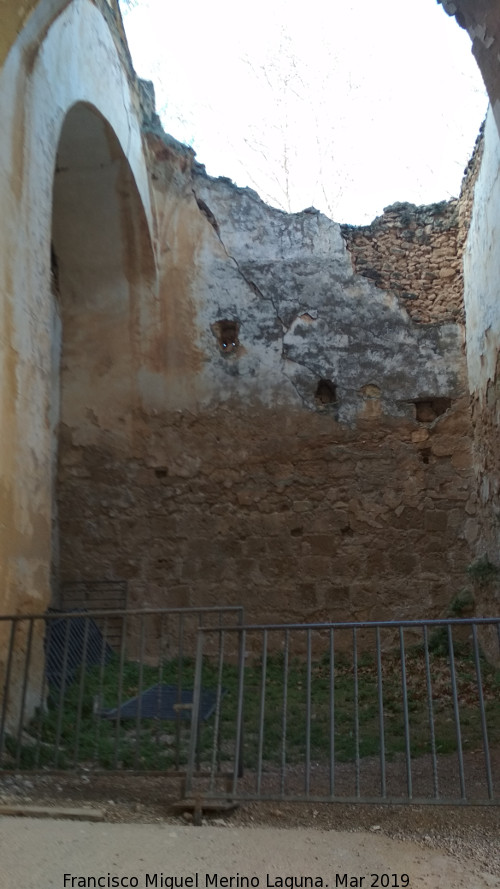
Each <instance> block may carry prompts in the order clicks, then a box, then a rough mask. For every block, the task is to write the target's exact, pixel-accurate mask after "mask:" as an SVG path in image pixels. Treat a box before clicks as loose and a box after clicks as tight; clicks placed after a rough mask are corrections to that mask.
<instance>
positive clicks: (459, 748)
mask: <svg viewBox="0 0 500 889" xmlns="http://www.w3.org/2000/svg"><path fill="white" fill-rule="evenodd" d="M448 658H449V663H450V676H451V688H452V693H453V712H454V714H455V729H456V733H457V755H458V770H459V774H460V796H461V798H462V799H465V798H466V795H465V775H464V756H463V751H462V729H461V726H460V711H459V706H458V691H457V674H456V670H455V653H454V651H453V636H452V630H451V624H448Z"/></svg>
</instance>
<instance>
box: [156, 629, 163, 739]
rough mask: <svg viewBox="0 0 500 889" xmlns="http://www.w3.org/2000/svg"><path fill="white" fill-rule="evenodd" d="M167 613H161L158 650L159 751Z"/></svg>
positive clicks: (157, 725)
mask: <svg viewBox="0 0 500 889" xmlns="http://www.w3.org/2000/svg"><path fill="white" fill-rule="evenodd" d="M164 620H165V615H164V614H160V635H159V640H158V645H159V650H158V697H157V701H158V705H157V714H158V716H157V718H156V719H155V723H154V727H155V729H156V732H155V734H156V747H157V749H158V751H159V750H160V735H161V722H162V719H161V715H160V714H161V698H162V685H163V657H164V641H163V626H164Z"/></svg>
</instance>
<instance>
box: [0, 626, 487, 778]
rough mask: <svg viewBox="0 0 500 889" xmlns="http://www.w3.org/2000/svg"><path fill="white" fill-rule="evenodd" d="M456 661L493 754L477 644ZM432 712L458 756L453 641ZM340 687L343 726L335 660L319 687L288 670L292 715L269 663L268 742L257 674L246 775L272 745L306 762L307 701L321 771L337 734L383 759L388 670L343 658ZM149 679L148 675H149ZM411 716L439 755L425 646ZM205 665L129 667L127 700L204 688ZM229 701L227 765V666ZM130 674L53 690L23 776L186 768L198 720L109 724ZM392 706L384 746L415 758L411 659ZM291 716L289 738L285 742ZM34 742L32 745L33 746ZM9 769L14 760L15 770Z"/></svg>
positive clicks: (368, 659) (251, 686)
mask: <svg viewBox="0 0 500 889" xmlns="http://www.w3.org/2000/svg"><path fill="white" fill-rule="evenodd" d="M454 659H455V668H456V675H457V690H458V699H459V707H460V723H461V728H462V743H463V747H464V750H466V751H467V750H474V749H478V748H480V747H481V744H482V736H481V723H480V714H479V707H478V688H477V677H476V671H475V663H474V658H473V653H472V649H471V645H470V641H469V639H468V638H464V640H463V641H460V640H458V641H456V642H455V643H454ZM429 663H430V676H431V682H432V706H433V713H434V730H435V739H436V751H437V753H438V754H439V753H441V754H445V753H451V752H453V751H454V750H455V749H456V744H457V741H456V730H455V720H454V708H453V696H452V690H451V684H450V664H449V658H448V638H447V636H446V638H445V637H444V636H443V634H441V635H440V636H439V638H436V640H434V641H433V639H432V637H431V639H430V644H429ZM480 663H481V673H482V681H483V695H484V700H485V708H486V717H487V722H488V733H489V740H490V744H491V745H494V744H498V743H500V707H499V706H498V700H499V698H500V670H495V668H494V667H492V666H491V665H490V664H489V663H488V662H487V661H486V660H485V659H484V658H483V657H482V656H481V659H480ZM334 666H335V670H334V677H335V681H334V686H333V700H334V710H333V716H334V718H333V720H332V718H331V707H330V702H331V696H332V689H331V687H330V661H329V656H328V653H326V654H325V656H324V657H323V658H321V659H319V660H315V661H314V662H313V663H312V665H311V672H310V685H309V689H308V674H307V665H306V663H305V660H304V659H298V658H294V659H291V660H290V661H289V663H288V669H287V671H286V676H287V694H286V706H285V703H284V701H285V695H284V676H285V668H284V658H283V655H282V654H273V655H269V656H268V658H267V665H266V678H265V683H264V690H265V696H264V707H263V713H264V719H263V732H262V736H261V741H260V742H259V726H260V717H261V708H262V702H261V691H262V665H261V663H260V661H259V660H255V662H253V663H250V664H248V665H247V666H246V667H245V677H244V678H245V682H244V708H243V726H244V732H243V738H244V762H245V766H246V767H251V766H252V765H255V763H256V761H257V758H258V754H259V747H260V743H261V745H262V747H261V752H262V757H263V761H264V763H274V764H278V765H279V763H280V762H281V761H282V756H285V758H286V762H287V763H294V762H299V761H301V760H303V759H304V756H305V752H306V743H307V718H306V713H307V701H308V698H309V700H310V724H309V743H310V756H311V760H314V761H321V760H322V761H325V760H328V757H329V754H330V744H331V725H332V724H333V741H334V748H335V758H336V760H337V761H348V760H352V759H353V758H354V757H355V755H356V748H358V749H359V755H360V756H361V757H366V756H373V755H377V754H378V753H379V751H380V716H379V703H378V676H377V666H376V662H375V660H374V658H373V657H372V656H371V655H368V654H363V655H360V658H359V661H358V667H357V673H356V676H355V674H354V670H353V665H352V660H351V659H349V658H347V656H345V655H338V656H337V657H336V660H335V665H334ZM141 674H142V675H141ZM406 675H407V707H408V719H409V738H410V747H411V753H412V756H419V755H422V754H424V753H426V752H429V751H430V749H431V748H430V737H431V735H430V728H429V712H428V700H427V675H426V668H425V653H424V650H423V647H422V646H414V647H411V648H408V649H407V652H406ZM193 680H194V664H193V662H192V661H191V660H184V661H183V662H182V663H179V662H178V661H171V662H168V663H163V664H162V665H161V666H160V667H148V666H143V667H142V670H141V668H140V666H139V665H138V664H137V663H134V662H126V663H125V664H124V668H123V674H122V681H121V686H122V692H121V700H122V701H126V700H127V699H129V698H131V697H133V696H135V695H137V694H138V692H139V691H140V689H141V688H142V690H146V689H147V688H148V687H150V686H151V685H154V684H155V683H157V682H164V683H167V684H175V685H178V684H179V683H180V684H182V687H183V688H184V689H189V688H191V689H192V687H193ZM217 682H218V671H217V663H216V659H215V658H214V659H213V660H208V659H207V661H206V663H205V664H204V668H203V677H202V684H203V687H204V688H205V689H216V687H217ZM221 685H222V688H223V689H224V694H223V696H222V698H221V706H220V720H219V726H218V739H219V740H218V744H216V745H215V747H216V749H217V750H218V757H219V759H220V760H221V761H228V762H229V763H230V762H233V761H234V745H235V734H236V721H237V705H238V669H237V667H236V666H233V665H231V664H225V665H224V667H223V669H222V673H221ZM356 685H357V696H358V718H357V725H356V711H355V704H354V700H355V687H356ZM119 686H120V669H119V660H118V658H115V659H113V660H112V661H111V662H110V663H109V664H108V665H107V666H106V667H104V668H97V667H96V668H92V669H90V670H88V671H87V672H85V673H84V674H83V675H80V676H79V677H77V678H76V679H75V681H74V682H73V684H72V685H71V686H70V687H69V688H68V689H67V690H66V693H65V694H64V695H60V694H59V693H58V692H57V691H55V690H53V692H52V695H51V698H50V701H49V705H48V708H47V710H46V711H45V712H44V713H41V712H39V713H38V714H37V715H36V717H35V718H34V719H33V720H32V723H31V725H30V726H29V727H28V729H27V731H26V732H24V733H23V746H22V748H21V750H20V751H18V755H19V758H20V763H19V765H20V767H21V768H22V767H33V766H35V765H37V766H43V765H50V766H56V767H58V768H70V767H72V766H74V765H76V764H78V765H81V766H84V767H87V768H95V767H100V768H114V767H119V768H120V767H124V768H134V769H155V770H165V769H168V768H176V767H177V768H178V767H182V766H183V765H184V764H185V763H186V759H187V750H188V741H189V722H188V721H180V720H179V721H178V722H177V723H174V722H171V721H170V722H169V721H164V720H157V719H143V720H141V722H140V724H137V723H136V720H135V719H134V720H121V721H120V722H118V723H117V722H116V721H110V720H107V719H102V718H101V717H100V716H99V712H100V711H101V710H102V709H107V708H112V707H116V706H117V703H118V697H119ZM382 686H383V701H384V741H385V750H386V755H387V756H388V757H389V758H390V757H393V756H394V755H395V754H397V753H400V752H404V750H405V732H404V709H403V695H402V682H401V663H400V654H399V650H397V651H396V650H394V651H391V652H385V653H384V654H383V656H382ZM285 714H286V734H285V735H284V734H283V726H284V716H285ZM215 726H216V718H215V715H212V716H211V717H210V719H209V720H207V722H206V723H203V724H202V726H201V737H200V743H199V755H200V760H201V762H202V763H207V762H208V761H209V760H210V759H211V756H212V749H213V746H214V732H215ZM25 742H27V743H25ZM6 749H7V753H8V755H10V756H9V757H8V758H10V757H12V759H14V757H15V756H16V745H15V741H14V739H13V738H8V739H7V745H6ZM6 764H7V763H5V762H4V765H6Z"/></svg>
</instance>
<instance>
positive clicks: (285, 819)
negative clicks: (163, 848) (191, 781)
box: [0, 773, 500, 886]
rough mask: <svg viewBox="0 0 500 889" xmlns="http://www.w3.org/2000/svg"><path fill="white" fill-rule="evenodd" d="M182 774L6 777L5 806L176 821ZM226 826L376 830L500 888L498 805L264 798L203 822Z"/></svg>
mask: <svg viewBox="0 0 500 889" xmlns="http://www.w3.org/2000/svg"><path fill="white" fill-rule="evenodd" d="M179 797H180V784H179V781H178V780H172V779H166V778H158V777H140V776H133V775H126V774H125V775H119V776H116V775H93V776H92V778H90V777H89V776H88V775H73V774H67V773H66V774H59V775H34V774H30V775H29V776H27V775H23V774H8V773H4V774H3V775H0V804H3V805H19V804H23V805H26V804H27V805H29V804H30V803H32V804H33V805H46V806H51V807H57V806H59V807H70V806H85V805H89V806H94V807H98V808H99V809H102V810H103V812H104V815H105V820H106V821H107V822H109V823H141V824H154V823H167V824H168V823H171V824H178V825H179V824H182V823H184V824H185V823H186V822H188V821H190V820H191V818H192V816H191V815H190V813H184V814H181V815H179V814H176V813H175V812H174V810H173V803H174V802H175V801H176V800H178V799H179ZM203 824H211V825H214V826H217V827H220V828H224V827H228V826H231V827H244V826H247V827H248V826H253V827H257V826H272V827H280V828H301V827H303V828H309V829H310V828H316V829H318V830H333V831H348V832H358V831H370V832H372V833H374V834H378V835H380V836H384V835H385V836H386V837H389V838H391V839H396V840H403V841H412V842H414V843H416V844H417V845H418V846H420V847H422V848H426V849H428V850H431V849H434V850H437V851H440V852H443V853H447V854H449V855H451V856H452V857H453V858H454V859H456V860H458V861H460V862H462V863H463V864H464V865H466V866H467V867H468V868H469V869H472V870H473V871H474V872H476V873H477V874H480V873H487V874H490V875H491V876H493V877H496V878H497V879H498V885H499V886H500V807H498V806H460V807H459V806H437V805H435V806H433V805H429V806H416V805H412V806H385V805H384V806H376V805H364V804H356V805H346V804H341V803H314V804H313V803H288V802H279V803H276V802H265V803H264V802H262V803H248V804H243V805H241V806H239V807H238V808H237V809H235V810H234V811H233V812H231V813H230V814H227V813H223V814H221V813H214V814H212V815H210V816H208V817H206V818H204V820H203Z"/></svg>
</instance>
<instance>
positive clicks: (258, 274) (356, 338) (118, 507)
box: [59, 121, 475, 621]
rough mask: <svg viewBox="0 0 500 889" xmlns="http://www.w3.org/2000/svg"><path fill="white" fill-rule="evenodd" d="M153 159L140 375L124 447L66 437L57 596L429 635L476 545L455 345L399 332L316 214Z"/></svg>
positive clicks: (444, 336)
mask: <svg viewBox="0 0 500 889" xmlns="http://www.w3.org/2000/svg"><path fill="white" fill-rule="evenodd" d="M153 124H154V121H152V122H151V126H153ZM148 146H149V167H150V173H151V182H152V185H153V190H154V203H155V206H156V208H157V224H158V243H157V253H158V256H159V257H161V261H160V287H159V300H160V311H159V315H158V317H159V319H160V321H159V324H160V328H159V335H158V342H157V345H156V347H155V358H156V363H155V368H154V372H150V373H149V374H148V376H147V385H146V384H145V385H143V387H142V401H141V405H140V407H133V408H131V410H130V412H129V415H128V416H127V417H126V422H125V423H123V424H122V433H125V431H126V434H122V435H121V436H120V437H118V436H113V435H112V434H110V430H109V429H104V428H102V426H100V424H99V423H95V422H93V424H89V426H88V427H87V428H86V429H85V434H84V435H83V434H82V429H80V430H76V429H75V428H74V427H72V425H71V423H70V424H67V425H65V426H64V427H63V430H62V438H61V446H60V463H59V515H60V528H61V579H62V580H63V581H64V580H68V581H69V580H79V579H86V580H91V579H96V580H97V579H100V578H105V577H108V578H109V577H115V578H125V579H127V580H128V581H129V591H130V592H129V596H130V602H131V603H132V604H134V605H141V604H145V605H148V606H159V605H171V606H177V605H207V604H208V605H215V604H243V605H244V606H245V609H246V613H247V616H248V618H249V619H251V620H258V621H262V620H269V621H283V620H294V621H303V620H328V619H337V620H342V619H348V618H357V619H362V618H364V619H366V618H374V617H388V618H389V617H394V618H396V617H418V616H424V615H425V616H437V615H440V614H446V612H447V609H448V606H449V603H450V602H451V600H452V599H453V598H454V597H455V595H456V594H457V592H458V591H459V590H460V589H461V588H462V587H463V586H464V585H465V583H466V581H467V577H466V568H467V565H468V564H469V563H470V561H471V558H472V552H471V549H470V545H469V540H470V538H471V536H473V535H474V529H475V518H474V511H475V503H474V499H473V497H471V496H470V479H471V451H470V425H469V416H468V399H467V395H466V377H465V361H464V356H463V331H462V328H461V327H460V325H457V324H455V323H450V322H447V323H443V324H435V325H430V326H426V325H421V324H418V323H416V322H415V321H413V320H412V318H411V317H410V316H409V314H408V312H407V311H406V310H405V308H404V307H403V306H402V305H401V304H400V302H399V301H398V299H396V297H394V296H393V295H392V294H390V293H388V292H385V291H382V290H381V289H380V288H378V287H377V286H375V284H374V283H373V282H372V281H370V280H368V279H367V278H366V277H364V276H361V275H358V274H356V273H355V272H354V271H353V267H352V262H351V256H350V254H349V252H348V251H347V250H346V247H345V243H344V240H343V238H342V234H341V231H340V227H339V226H338V225H336V224H335V223H333V222H332V221H331V220H329V219H327V218H325V217H323V216H321V214H319V213H317V212H316V211H305V212H303V213H298V214H292V215H287V214H285V213H282V212H281V211H278V210H275V209H272V208H270V207H268V206H266V205H265V204H264V203H263V202H262V201H261V200H260V199H259V197H258V195H256V194H255V192H253V191H251V190H249V189H239V188H237V187H235V186H234V185H233V184H232V183H231V182H229V181H228V180H225V179H218V180H214V179H211V178H210V177H208V176H206V175H205V173H204V171H203V169H202V168H201V167H199V166H198V165H197V164H195V163H194V160H193V155H192V153H191V152H190V151H189V150H188V149H186V148H184V147H182V146H178V145H176V143H175V142H174V141H173V140H171V139H169V138H168V137H165V136H164V135H163V134H162V133H161V132H160V131H158V130H157V129H156V130H153V131H151V132H149V134H148ZM144 311H146V312H147V311H149V309H148V307H147V301H146V304H145V306H144ZM81 320H82V323H85V318H84V317H83V316H82V319H81ZM134 360H135V359H134V356H133V355H131V356H130V361H131V363H132V364H133V362H134ZM131 370H132V372H133V373H138V372H139V369H138V368H134V367H131ZM100 373H101V379H100V385H101V386H106V385H107V384H108V383H109V381H110V377H109V376H108V377H107V376H106V373H105V370H103V369H101V371H100ZM94 419H95V418H94Z"/></svg>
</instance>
